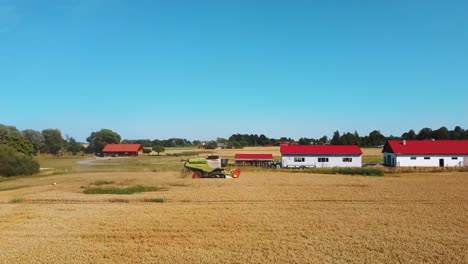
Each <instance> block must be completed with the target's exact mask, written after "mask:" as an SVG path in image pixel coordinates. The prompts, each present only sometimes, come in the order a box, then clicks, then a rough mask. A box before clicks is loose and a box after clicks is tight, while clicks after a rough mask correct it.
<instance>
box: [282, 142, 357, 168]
mask: <svg viewBox="0 0 468 264" xmlns="http://www.w3.org/2000/svg"><path fill="white" fill-rule="evenodd" d="M280 152H281V161H282V164H283V167H285V168H291V167H292V168H298V167H299V168H305V167H314V168H315V167H317V168H333V167H362V158H361V156H362V151H361V149H360V148H359V146H357V145H307V146H302V145H301V146H281V147H280Z"/></svg>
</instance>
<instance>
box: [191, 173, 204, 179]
mask: <svg viewBox="0 0 468 264" xmlns="http://www.w3.org/2000/svg"><path fill="white" fill-rule="evenodd" d="M201 177H202V174H201V173H200V172H199V171H196V172H194V173H193V178H194V179H200V178H201Z"/></svg>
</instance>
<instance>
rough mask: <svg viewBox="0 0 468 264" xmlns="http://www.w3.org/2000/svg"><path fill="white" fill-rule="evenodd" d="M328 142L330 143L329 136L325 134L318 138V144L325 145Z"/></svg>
mask: <svg viewBox="0 0 468 264" xmlns="http://www.w3.org/2000/svg"><path fill="white" fill-rule="evenodd" d="M327 143H328V137H327V136H323V137H321V138H320V139H319V140H318V144H320V145H325V144H327Z"/></svg>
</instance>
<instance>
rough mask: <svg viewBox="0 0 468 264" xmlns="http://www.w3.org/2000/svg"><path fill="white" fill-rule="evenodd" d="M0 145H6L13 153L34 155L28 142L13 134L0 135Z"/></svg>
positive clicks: (32, 148)
mask: <svg viewBox="0 0 468 264" xmlns="http://www.w3.org/2000/svg"><path fill="white" fill-rule="evenodd" d="M0 145H6V146H9V147H11V148H13V149H14V150H15V151H17V152H20V153H23V154H26V155H31V154H33V153H34V147H33V145H32V144H31V142H29V141H28V140H26V139H24V138H23V137H21V136H18V135H17V134H16V133H14V134H8V135H6V134H0Z"/></svg>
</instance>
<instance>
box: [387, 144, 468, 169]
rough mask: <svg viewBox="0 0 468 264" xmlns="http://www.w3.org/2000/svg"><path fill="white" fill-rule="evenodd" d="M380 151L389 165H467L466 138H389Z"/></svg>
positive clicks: (467, 150) (467, 149) (467, 146)
mask: <svg viewBox="0 0 468 264" xmlns="http://www.w3.org/2000/svg"><path fill="white" fill-rule="evenodd" d="M382 153H383V157H384V165H386V166H391V167H461V166H468V140H389V141H387V143H386V144H385V146H384V149H383V151H382Z"/></svg>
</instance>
